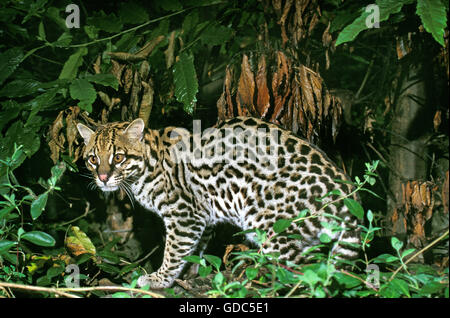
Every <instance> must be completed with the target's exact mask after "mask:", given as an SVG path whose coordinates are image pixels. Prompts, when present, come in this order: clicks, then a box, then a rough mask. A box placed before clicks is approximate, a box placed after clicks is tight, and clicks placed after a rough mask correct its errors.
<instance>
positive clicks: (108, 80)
mask: <svg viewBox="0 0 450 318" xmlns="http://www.w3.org/2000/svg"><path fill="white" fill-rule="evenodd" d="M85 79H87V80H88V81H89V82H93V83H96V84H100V85H103V86H109V87H112V88H114V89H115V90H116V91H117V89H118V88H119V82H118V81H117V78H116V77H115V76H114V75H112V74H94V75H87V76H86V77H85Z"/></svg>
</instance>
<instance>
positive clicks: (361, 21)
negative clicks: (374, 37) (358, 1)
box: [336, 0, 426, 46]
mask: <svg viewBox="0 0 450 318" xmlns="http://www.w3.org/2000/svg"><path fill="white" fill-rule="evenodd" d="M425 1H426V0H425ZM411 2H412V0H401V1H398V0H378V1H376V5H377V6H378V8H379V13H380V21H379V22H380V23H381V22H383V21H386V20H387V19H389V16H390V15H391V14H394V13H398V12H400V10H401V9H402V7H403V5H404V4H407V3H411ZM365 8H366V7H365ZM365 8H364V9H363V10H362V13H361V15H360V16H359V17H358V18H356V19H355V21H353V23H351V24H350V25H348V26H346V27H345V28H344V29H343V30H342V31H341V32H340V33H339V35H338V38H337V40H336V46H338V45H340V44H342V43H345V42H349V41H353V40H354V39H355V38H356V37H357V36H358V34H359V33H360V32H361V31H364V30H367V29H368V28H369V26H368V25H367V24H366V19H368V18H370V16H371V15H372V14H373V12H372V11H371V10H367V11H366V10H365Z"/></svg>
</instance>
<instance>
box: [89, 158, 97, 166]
mask: <svg viewBox="0 0 450 318" xmlns="http://www.w3.org/2000/svg"><path fill="white" fill-rule="evenodd" d="M88 160H89V162H90V163H92V164H93V165H96V164H97V156H90V157H89V159H88Z"/></svg>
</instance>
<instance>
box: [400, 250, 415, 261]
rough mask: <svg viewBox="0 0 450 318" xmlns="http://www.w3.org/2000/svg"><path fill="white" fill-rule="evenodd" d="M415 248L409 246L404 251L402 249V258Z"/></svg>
mask: <svg viewBox="0 0 450 318" xmlns="http://www.w3.org/2000/svg"><path fill="white" fill-rule="evenodd" d="M415 250H416V249H414V248H410V249H407V250H406V251H403V252H402V259H403V258H405V257H406V256H408V255H409V254H411V253H413V252H414V251H415Z"/></svg>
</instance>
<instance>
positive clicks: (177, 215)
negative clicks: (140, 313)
mask: <svg viewBox="0 0 450 318" xmlns="http://www.w3.org/2000/svg"><path fill="white" fill-rule="evenodd" d="M77 127H78V131H79V132H80V134H81V136H82V137H83V138H84V142H85V151H84V156H83V157H84V159H85V161H86V165H87V167H88V169H89V170H91V171H92V174H93V177H94V179H95V181H96V184H97V186H98V187H99V188H100V189H101V190H103V191H116V190H118V189H122V190H124V191H126V192H127V193H128V194H129V195H131V194H132V196H134V199H135V200H136V201H138V202H139V203H140V204H141V205H142V206H144V207H145V208H146V209H148V210H151V211H153V212H156V213H157V214H158V215H159V216H160V217H161V218H162V219H163V221H164V225H165V228H166V243H165V250H164V259H163V263H162V265H161V267H160V268H159V269H158V271H156V272H154V273H151V274H149V275H144V276H142V277H141V278H140V279H139V281H138V284H139V285H141V286H143V285H146V284H150V287H151V288H165V287H169V286H171V285H172V283H173V282H174V279H175V278H177V277H178V275H179V274H180V272H181V271H182V269H183V266H184V265H185V263H186V261H184V260H183V258H184V257H185V256H188V255H191V254H193V253H194V252H195V253H197V254H200V255H201V253H202V252H203V250H204V249H205V248H206V245H207V243H208V240H209V239H210V237H211V235H212V230H213V226H214V225H215V224H216V223H218V222H231V223H234V224H235V225H237V226H239V227H241V228H242V229H244V230H247V229H254V228H258V229H261V230H264V231H271V230H272V226H273V225H274V223H275V222H276V221H277V220H279V219H282V218H286V219H291V218H294V217H296V216H297V215H298V213H299V212H300V211H302V210H304V209H309V210H310V212H311V213H312V214H314V213H317V212H318V211H319V210H320V209H321V207H322V206H323V204H324V203H326V202H327V200H329V201H331V200H332V199H333V198H335V197H333V196H329V197H327V198H325V199H324V200H323V201H322V202H318V201H317V200H316V199H317V198H320V197H323V196H325V195H326V194H327V193H329V192H330V191H333V190H336V189H337V190H339V191H340V192H341V193H342V194H346V193H349V192H350V191H351V187H350V186H349V185H348V184H345V183H342V182H337V181H336V179H340V180H346V177H345V175H344V174H343V173H342V172H340V171H339V169H338V168H336V166H335V165H334V164H333V163H332V162H331V161H330V160H329V159H328V158H327V156H326V155H325V154H324V153H323V152H321V151H320V150H319V149H317V148H316V147H314V146H313V145H311V144H309V143H308V142H307V141H305V140H303V139H300V138H298V137H296V136H295V135H294V134H293V133H291V132H289V131H287V130H284V129H282V128H280V127H278V126H276V125H274V124H269V123H266V122H264V121H261V120H258V119H254V118H245V117H237V118H234V119H231V120H227V121H225V122H223V123H221V124H220V125H218V126H217V127H215V128H210V129H207V130H206V131H205V132H203V133H200V132H199V131H198V129H196V127H195V126H194V132H193V133H189V132H188V131H187V130H184V129H179V128H175V127H169V128H165V129H162V130H159V131H158V130H150V129H147V128H145V127H144V122H143V121H142V120H141V119H136V120H134V121H133V122H131V123H128V122H121V123H109V124H106V125H103V126H100V127H99V128H97V130H96V131H95V132H94V131H92V130H91V129H89V128H88V127H86V126H84V125H83V124H78V126H77ZM329 201H328V202H329ZM340 203H341V202H340ZM323 211H324V212H326V213H327V214H328V215H330V214H332V215H335V216H338V217H339V218H340V219H341V220H342V221H340V222H341V223H340V224H338V226H340V227H341V230H340V231H337V232H336V231H332V230H330V229H329V228H327V227H324V226H322V225H321V222H322V221H325V222H336V221H335V220H334V219H333V218H330V217H327V216H324V215H323V214H319V216H318V217H314V218H308V219H305V220H304V222H302V223H299V224H296V223H292V224H291V225H290V226H289V227H288V228H287V230H286V231H287V233H288V234H299V235H300V236H301V238H302V239H301V240H298V239H294V238H291V237H292V236H291V237H288V236H286V235H284V236H275V237H274V238H273V239H272V240H270V241H269V242H266V244H264V248H263V251H264V252H279V253H280V259H283V260H289V261H292V262H296V263H300V262H301V261H302V259H303V256H302V252H305V251H306V250H307V249H308V248H310V247H312V246H316V245H318V244H320V241H319V237H320V236H321V235H322V234H323V233H326V234H327V235H328V236H329V237H330V238H331V239H332V241H333V242H335V244H334V245H332V246H333V248H332V251H331V252H332V253H335V254H336V255H337V257H342V258H353V257H355V256H356V255H357V253H358V250H357V249H356V248H355V247H354V246H355V244H352V243H358V242H359V233H358V226H357V219H356V218H355V217H354V216H353V215H352V214H351V213H350V212H349V210H348V209H347V207H346V206H345V205H343V204H336V205H333V204H330V205H328V206H327V207H326V208H325V209H324V210H323ZM338 220H339V219H338ZM322 224H323V223H322ZM252 235H254V233H253V234H251V233H250V234H247V236H248V239H250V240H254V237H253V236H252ZM348 243H350V244H348Z"/></svg>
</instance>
